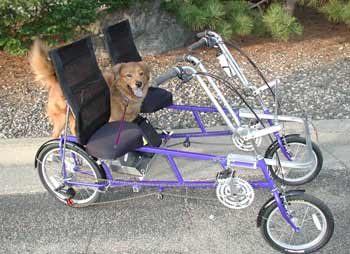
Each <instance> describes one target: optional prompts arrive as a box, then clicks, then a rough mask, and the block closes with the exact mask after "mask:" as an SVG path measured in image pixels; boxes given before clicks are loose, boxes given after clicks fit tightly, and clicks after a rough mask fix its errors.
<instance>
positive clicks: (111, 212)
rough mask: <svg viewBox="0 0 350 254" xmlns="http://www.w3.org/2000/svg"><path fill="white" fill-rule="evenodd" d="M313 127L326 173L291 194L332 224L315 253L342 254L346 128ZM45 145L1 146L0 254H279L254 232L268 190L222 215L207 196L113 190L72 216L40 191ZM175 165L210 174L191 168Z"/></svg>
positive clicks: (196, 146)
mask: <svg viewBox="0 0 350 254" xmlns="http://www.w3.org/2000/svg"><path fill="white" fill-rule="evenodd" d="M315 126H316V128H317V130H318V141H319V145H320V147H321V150H322V152H323V156H324V167H323V169H322V171H321V173H320V175H319V176H318V177H317V178H316V179H315V180H314V181H313V182H312V183H309V184H306V185H303V186H300V187H298V188H297V189H306V191H307V193H310V194H312V195H314V196H316V197H318V198H319V199H321V200H322V201H323V202H325V203H326V204H327V205H328V206H329V208H330V209H331V210H332V212H333V215H334V218H335V232H334V235H333V237H332V239H331V240H330V242H329V243H328V244H327V245H326V246H325V247H324V248H323V249H322V250H321V251H319V252H318V253H341V254H343V253H344V254H345V253H346V254H347V253H349V249H350V230H349V224H350V200H349V197H348V195H349V193H350V186H349V173H350V170H349V167H348V165H350V164H349V163H350V146H349V144H350V136H349V132H350V120H331V121H327V120H322V121H317V122H315ZM314 139H315V136H314ZM44 140H45V138H44V139H43V138H40V139H13V140H9V139H7V140H0V152H1V153H0V154H1V157H2V158H1V162H0V220H1V223H0V225H1V226H0V253H237V254H238V253H239V254H240V253H242V254H245V253H268V254H269V253H278V252H276V251H275V250H274V249H272V248H271V247H270V246H269V245H268V244H267V243H266V242H265V240H264V239H263V237H262V234H261V233H260V229H259V228H257V227H256V217H257V214H258V212H259V210H260V207H261V206H262V204H263V203H264V202H265V201H266V200H267V199H269V198H270V196H271V195H270V193H269V192H268V191H266V190H256V192H255V193H256V197H255V201H254V203H253V204H252V205H251V206H250V207H249V208H246V209H243V210H231V209H228V208H226V207H224V206H223V205H222V204H220V203H219V201H218V200H217V199H216V196H215V191H213V190H206V189H197V190H188V189H172V190H166V191H165V193H164V194H165V195H164V198H163V199H162V200H159V199H157V190H156V189H141V190H140V192H138V193H133V192H132V189H131V188H117V189H111V190H109V191H108V192H107V193H105V194H103V195H102V198H101V200H100V203H96V204H95V205H93V206H91V207H87V208H81V209H76V208H70V207H67V206H64V205H62V204H60V203H58V202H57V201H56V200H55V199H54V198H53V197H52V196H50V195H49V194H48V193H47V192H46V191H45V190H44V188H43V187H42V186H41V183H40V181H39V177H38V176H37V172H36V171H35V170H34V168H33V160H34V154H35V152H36V149H37V148H38V146H40V144H41V143H43V141H44ZM226 141H227V140H226ZM206 142H207V143H205V142H204V141H203V140H199V141H198V140H197V141H196V140H195V139H193V142H192V146H191V147H190V148H188V149H189V150H190V149H192V150H194V151H198V150H200V151H204V150H205V148H206V149H209V150H210V151H212V152H214V153H215V152H216V153H221V152H222V151H224V150H225V149H228V150H230V149H231V148H232V146H229V145H228V144H229V142H228V144H222V142H221V141H219V140H218V139H216V140H208V141H206ZM215 142H216V144H215ZM170 145H172V146H173V147H176V148H181V147H182V144H178V145H177V146H176V145H175V144H174V143H173V144H171V143H170ZM182 149H185V148H182ZM192 150H191V151H192ZM179 164H180V165H183V166H189V168H192V169H194V170H196V171H198V172H202V171H207V170H209V166H208V165H205V166H206V167H203V164H196V162H194V161H191V160H187V161H183V162H179ZM154 168H155V169H156V168H158V169H159V168H160V169H162V168H163V165H162V163H161V162H159V163H155V165H154ZM164 170H165V169H164ZM186 172H187V171H186ZM192 172H193V171H192ZM151 173H152V172H151V171H150V174H151ZM153 173H154V172H153ZM158 173H159V172H158ZM258 174H259V173H258V172H256V174H255V173H254V174H253V175H254V176H256V175H258ZM191 176H192V175H191V174H190V175H188V177H191ZM254 176H253V177H254ZM244 177H246V178H247V179H249V177H251V176H250V175H244ZM288 189H295V187H294V188H288Z"/></svg>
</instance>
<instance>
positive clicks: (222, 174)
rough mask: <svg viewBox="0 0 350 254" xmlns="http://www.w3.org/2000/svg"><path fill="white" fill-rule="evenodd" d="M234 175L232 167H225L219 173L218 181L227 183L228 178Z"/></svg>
mask: <svg viewBox="0 0 350 254" xmlns="http://www.w3.org/2000/svg"><path fill="white" fill-rule="evenodd" d="M232 177H233V172H232V171H231V170H230V169H225V170H223V171H220V172H219V173H217V175H216V181H217V182H218V183H219V184H225V183H226V181H227V179H231V178H232Z"/></svg>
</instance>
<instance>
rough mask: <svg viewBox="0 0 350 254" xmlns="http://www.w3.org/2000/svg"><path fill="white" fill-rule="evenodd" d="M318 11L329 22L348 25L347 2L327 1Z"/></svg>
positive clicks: (349, 7)
mask: <svg viewBox="0 0 350 254" xmlns="http://www.w3.org/2000/svg"><path fill="white" fill-rule="evenodd" d="M320 11H321V12H322V13H324V14H325V15H326V16H327V18H328V19H329V20H330V21H333V22H344V23H346V24H350V2H349V1H347V2H344V1H340V0H329V1H328V2H327V3H326V4H324V5H323V6H321V7H320Z"/></svg>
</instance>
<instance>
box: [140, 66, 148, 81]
mask: <svg viewBox="0 0 350 254" xmlns="http://www.w3.org/2000/svg"><path fill="white" fill-rule="evenodd" d="M140 64H141V66H142V69H143V71H144V75H145V77H146V80H147V81H149V79H150V70H149V67H148V65H147V64H146V63H144V62H141V63H140Z"/></svg>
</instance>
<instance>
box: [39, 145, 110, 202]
mask: <svg viewBox="0 0 350 254" xmlns="http://www.w3.org/2000/svg"><path fill="white" fill-rule="evenodd" d="M37 160H38V173H39V177H40V180H41V182H42V184H43V185H44V187H45V189H46V190H47V191H48V192H49V193H50V194H52V195H53V196H54V197H55V198H56V199H58V200H59V201H60V202H62V203H64V204H67V205H69V206H72V207H84V206H88V205H90V204H92V203H94V202H96V201H97V200H98V198H99V194H100V193H99V190H98V189H97V188H93V187H85V186H78V185H71V186H67V185H65V184H64V177H63V174H62V159H61V156H60V148H59V141H57V142H53V143H51V144H48V145H46V146H45V147H44V148H43V149H42V150H41V152H40V153H39V155H38V157H37ZM65 168H66V174H67V177H68V178H70V179H71V180H72V181H76V182H83V183H99V182H101V180H102V178H103V172H101V169H100V168H99V167H98V166H97V165H96V163H95V161H94V160H93V159H92V158H91V157H90V156H89V155H88V154H87V153H86V152H85V151H84V150H83V149H81V148H80V147H78V146H76V145H74V144H70V143H67V144H66V149H65ZM102 181H103V180H102Z"/></svg>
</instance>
